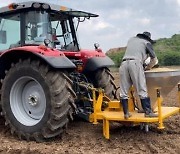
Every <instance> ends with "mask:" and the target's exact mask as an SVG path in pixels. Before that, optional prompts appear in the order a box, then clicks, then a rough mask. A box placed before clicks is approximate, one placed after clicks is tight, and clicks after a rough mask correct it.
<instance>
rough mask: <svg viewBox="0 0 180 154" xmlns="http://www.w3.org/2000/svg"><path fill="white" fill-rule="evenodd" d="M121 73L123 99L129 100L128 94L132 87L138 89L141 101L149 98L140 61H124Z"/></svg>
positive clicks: (120, 69)
mask: <svg viewBox="0 0 180 154" xmlns="http://www.w3.org/2000/svg"><path fill="white" fill-rule="evenodd" d="M119 73H120V98H121V99H128V92H129V89H130V87H131V86H132V85H133V86H134V87H135V88H136V91H137V93H138V95H139V97H140V99H143V98H146V97H147V96H148V94H147V86H146V78H145V74H144V69H143V65H142V64H141V62H140V61H139V60H127V61H123V62H122V64H121V66H120V68H119Z"/></svg>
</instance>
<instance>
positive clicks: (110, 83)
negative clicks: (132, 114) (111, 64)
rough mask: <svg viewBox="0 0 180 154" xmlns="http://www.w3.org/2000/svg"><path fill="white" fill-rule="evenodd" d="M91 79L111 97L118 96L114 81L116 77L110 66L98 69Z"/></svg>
mask: <svg viewBox="0 0 180 154" xmlns="http://www.w3.org/2000/svg"><path fill="white" fill-rule="evenodd" d="M91 80H92V82H93V84H94V86H95V87H96V88H103V89H104V90H105V93H106V95H107V96H108V97H109V98H111V99H115V98H116V85H115V83H114V77H113V76H112V74H111V73H110V70H109V69H108V68H101V69H98V70H96V71H95V72H94V73H93V75H92V76H91Z"/></svg>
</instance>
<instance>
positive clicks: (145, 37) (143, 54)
mask: <svg viewBox="0 0 180 154" xmlns="http://www.w3.org/2000/svg"><path fill="white" fill-rule="evenodd" d="M152 43H154V41H153V40H151V33H149V32H144V33H142V34H137V35H136V37H132V38H131V39H130V40H129V41H128V44H127V48H126V52H125V54H124V57H123V61H122V64H121V66H120V69H119V72H120V99H121V103H122V106H123V111H124V118H125V119H128V118H129V117H131V114H130V113H129V112H128V91H129V88H130V87H131V86H132V85H133V86H134V87H135V88H136V90H137V93H138V95H139V97H140V99H141V105H142V108H143V110H144V112H145V117H157V115H156V114H154V113H153V112H152V110H151V105H150V98H149V97H148V93H147V86H146V79H145V74H144V70H148V69H151V68H152V67H153V66H154V65H156V64H157V63H158V60H157V57H156V55H155V52H154V50H153V47H152ZM148 57H150V58H151V60H150V63H149V64H148V65H146V66H145V65H144V64H145V60H146V59H147V58H148Z"/></svg>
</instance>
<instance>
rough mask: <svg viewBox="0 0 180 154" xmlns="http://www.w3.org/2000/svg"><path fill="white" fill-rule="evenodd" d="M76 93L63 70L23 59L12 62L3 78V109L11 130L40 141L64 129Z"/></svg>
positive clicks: (28, 138) (23, 136) (21, 135)
mask: <svg viewBox="0 0 180 154" xmlns="http://www.w3.org/2000/svg"><path fill="white" fill-rule="evenodd" d="M74 97H75V94H74V92H73V90H72V88H71V83H70V80H69V78H68V77H67V76H66V75H65V74H64V73H63V72H61V71H57V70H53V69H51V71H50V70H49V68H48V66H47V65H44V64H40V62H39V61H30V60H24V61H20V62H18V63H16V64H15V65H12V67H11V68H10V69H9V71H8V72H7V73H6V76H5V78H4V80H3V82H2V113H3V115H4V116H5V120H6V124H7V125H8V126H9V127H10V129H11V133H12V134H16V135H18V137H19V138H20V139H21V138H23V139H26V140H36V141H37V142H41V141H44V140H45V139H49V138H53V137H55V136H58V135H61V134H62V133H63V131H64V129H65V128H66V126H67V124H68V122H69V120H70V118H72V112H73V110H72V109H73V107H74Z"/></svg>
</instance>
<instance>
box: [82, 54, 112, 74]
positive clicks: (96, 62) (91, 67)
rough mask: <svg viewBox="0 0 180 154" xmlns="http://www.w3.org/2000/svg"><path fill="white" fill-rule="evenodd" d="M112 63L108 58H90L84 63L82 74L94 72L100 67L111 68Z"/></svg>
mask: <svg viewBox="0 0 180 154" xmlns="http://www.w3.org/2000/svg"><path fill="white" fill-rule="evenodd" d="M113 65H114V62H113V61H112V60H111V59H110V58H109V57H108V56H105V57H92V58H89V59H88V60H87V62H86V65H85V68H84V72H89V71H95V70H97V69H99V68H102V67H109V66H113Z"/></svg>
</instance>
